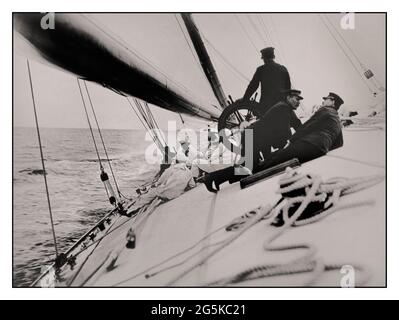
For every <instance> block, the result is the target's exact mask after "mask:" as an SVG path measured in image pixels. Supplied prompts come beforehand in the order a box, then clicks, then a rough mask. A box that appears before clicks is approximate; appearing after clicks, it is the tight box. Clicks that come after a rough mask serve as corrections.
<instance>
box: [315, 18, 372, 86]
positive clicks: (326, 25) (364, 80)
mask: <svg viewBox="0 0 399 320" xmlns="http://www.w3.org/2000/svg"><path fill="white" fill-rule="evenodd" d="M318 16H319V18H320V20H321V22H322V23H323V24H324V26H325V27H326V29H327V30H328V32H329V34H330V35H331V36H332V37H333V39H334V40H335V42H336V43H337V44H338V46H339V47H340V49H341V51H342V53H343V54H344V55H345V56H346V58H347V59H348V60H349V62H350V64H351V65H352V67H353V69H355V71H356V73H357V74H358V75H359V77H360V79H361V80H362V81H363V83H364V84H365V85H366V87H367V89H368V90H369V91H370V93H371V94H374V90H373V89H371V88H370V86H369V84H368V82H367V81H366V79H364V77H363V74H362V73H361V72H360V71H359V70H358V68H357V67H356V65H355V63H354V62H353V60H352V59H351V57H350V56H349V55H348V53H347V52H346V51H345V48H344V47H343V46H342V44H341V43H340V42H339V41H338V39H337V38H336V36H335V35H334V33H333V31H332V30H331V28H330V27H329V26H328V24H327V23H326V21H325V20H324V19H323V16H322V15H320V14H319V15H318Z"/></svg>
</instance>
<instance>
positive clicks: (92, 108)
mask: <svg viewBox="0 0 399 320" xmlns="http://www.w3.org/2000/svg"><path fill="white" fill-rule="evenodd" d="M83 84H84V85H85V89H86V93H87V97H88V98H89V102H90V106H91V110H92V112H93V116H94V120H95V121H96V125H97V130H98V134H99V136H100V139H101V143H102V145H103V149H104V153H105V156H106V158H107V161H108V166H109V169H110V171H111V174H112V177H113V180H114V183H115V187H116V191H117V192H118V195H119V196H121V195H122V193H121V191H120V190H119V186H118V183H117V182H116V177H115V174H114V170H113V169H112V165H111V161H110V159H109V157H108V152H107V148H106V147H105V142H104V139H103V135H102V133H101V129H100V125H99V123H98V120H97V115H96V112H95V111H94V106H93V103H92V100H91V97H90V93H89V89H88V88H87V84H86V81H85V80H83Z"/></svg>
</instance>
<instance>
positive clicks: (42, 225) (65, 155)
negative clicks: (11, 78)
mask: <svg viewBox="0 0 399 320" xmlns="http://www.w3.org/2000/svg"><path fill="white" fill-rule="evenodd" d="M101 132H102V135H103V138H104V141H105V144H106V147H107V151H108V155H109V157H110V162H111V164H112V167H113V170H114V173H115V176H116V178H117V182H118V185H119V188H120V190H121V192H122V193H123V194H124V195H126V196H128V197H130V196H134V194H135V189H136V187H138V186H140V185H142V184H144V183H146V182H148V181H150V180H151V179H152V178H153V176H154V175H155V174H156V172H157V171H158V168H159V166H158V165H156V164H148V163H147V162H146V161H145V158H144V152H145V149H146V148H147V146H149V144H150V142H148V141H145V131H144V130H102V131H101ZM95 137H96V140H97V142H98V147H99V151H100V156H101V158H102V159H106V157H105V154H104V151H103V149H102V145H101V144H100V139H99V136H98V133H97V132H95ZM41 138H42V145H43V153H44V158H45V166H46V171H47V181H48V186H49V192H50V201H51V207H52V212H53V218H54V224H55V233H56V238H57V242H58V248H59V251H60V252H63V251H65V250H67V249H68V248H69V247H70V246H71V245H72V244H73V243H74V242H75V241H76V240H77V239H79V238H80V236H82V235H83V234H84V233H85V232H86V231H87V230H88V229H89V228H90V226H92V225H94V224H95V223H96V221H97V220H99V219H100V218H101V217H103V216H104V215H105V214H106V213H107V212H108V211H109V210H110V209H112V206H111V204H110V203H109V202H108V198H107V196H106V192H105V190H104V186H103V184H102V182H101V180H100V176H99V173H100V170H99V162H98V160H97V156H96V152H95V149H94V145H93V141H92V138H91V134H90V130H89V129H52V128H42V129H41ZM103 166H104V167H105V169H106V171H107V173H108V175H109V177H110V181H111V182H113V180H112V176H111V172H110V170H109V168H108V163H107V162H106V161H104V162H103ZM41 169H42V166H41V160H40V151H39V147H38V140H37V134H36V129H35V128H14V134H13V285H14V286H29V285H30V284H31V283H32V281H34V280H35V279H36V277H37V276H38V275H39V274H40V272H41V269H42V267H43V266H45V265H49V264H51V262H52V260H53V259H54V256H55V254H54V252H55V251H54V245H53V238H52V232H51V224H50V218H49V211H48V206H47V198H46V193H45V185H44V178H43V175H42V174H40V172H38V171H36V170H41Z"/></svg>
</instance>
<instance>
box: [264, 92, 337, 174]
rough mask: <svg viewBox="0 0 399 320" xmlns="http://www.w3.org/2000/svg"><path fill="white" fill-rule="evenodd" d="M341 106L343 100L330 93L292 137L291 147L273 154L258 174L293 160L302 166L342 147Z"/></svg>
mask: <svg viewBox="0 0 399 320" xmlns="http://www.w3.org/2000/svg"><path fill="white" fill-rule="evenodd" d="M343 103H344V100H342V98H341V97H340V96H339V95H337V94H336V93H333V92H330V93H329V94H328V95H327V96H326V97H323V102H322V105H321V107H320V108H319V109H318V110H317V111H316V112H315V113H314V114H313V115H312V117H310V119H309V120H308V121H306V122H305V123H304V124H303V125H302V126H300V127H299V128H298V130H297V131H296V132H295V134H294V135H293V136H292V137H291V139H290V144H289V145H288V146H287V147H286V148H285V149H283V150H279V151H277V152H275V153H273V154H272V155H271V156H270V157H269V158H268V159H266V160H265V161H264V162H263V163H262V164H261V165H260V166H259V167H258V168H257V171H260V170H264V169H266V168H269V167H272V166H274V165H276V164H279V163H282V162H285V161H288V160H290V159H292V158H298V160H299V162H301V163H304V162H307V161H310V160H313V159H316V158H318V157H321V156H323V155H325V154H326V153H327V152H329V151H330V150H333V149H336V148H339V147H342V146H343V144H344V140H343V137H342V129H341V122H340V119H339V115H338V109H339V108H340V107H341V105H342V104H343Z"/></svg>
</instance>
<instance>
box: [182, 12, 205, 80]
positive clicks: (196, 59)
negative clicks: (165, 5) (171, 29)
mask: <svg viewBox="0 0 399 320" xmlns="http://www.w3.org/2000/svg"><path fill="white" fill-rule="evenodd" d="M175 18H176V21H177V24H178V25H179V28H180V31H181V32H182V34H183V37H184V40H186V43H187V46H188V48H189V49H190V52H191V54H192V56H193V58H194V61H195V63H196V65H197V66H198V68H199V69H200V71H201V74H203V72H204V70H203V69H202V67H201V64H200V62H199V61H198V56H197V55H196V54H195V53H194V51H193V48H192V47H191V44H190V41H188V39H187V37H186V33H185V32H184V29H183V28H182V26H181V24H180V21H179V18H178V17H177V14H175Z"/></svg>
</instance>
